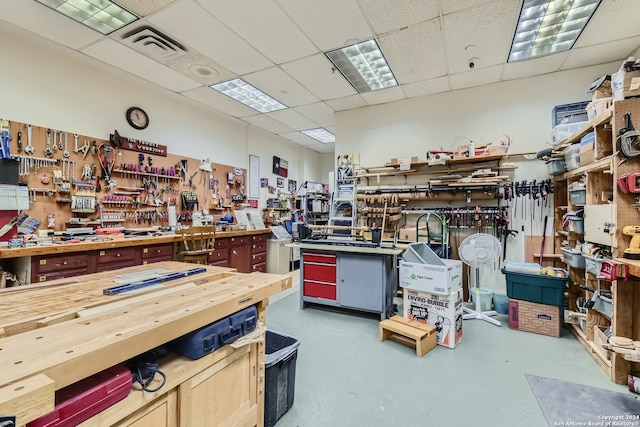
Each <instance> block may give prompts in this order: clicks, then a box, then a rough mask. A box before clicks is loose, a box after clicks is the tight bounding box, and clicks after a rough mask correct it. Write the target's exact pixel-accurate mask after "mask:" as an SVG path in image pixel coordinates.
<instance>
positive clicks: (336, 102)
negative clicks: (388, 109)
mask: <svg viewBox="0 0 640 427" xmlns="http://www.w3.org/2000/svg"><path fill="white" fill-rule="evenodd" d="M325 102H326V103H327V105H328V106H329V107H331V108H333V110H334V111H345V110H352V109H354V108H360V107H366V106H367V103H366V102H365V100H364V99H362V96H360V95H351V96H345V97H342V98H336V99H330V100H328V101H325Z"/></svg>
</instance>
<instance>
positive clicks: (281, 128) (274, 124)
mask: <svg viewBox="0 0 640 427" xmlns="http://www.w3.org/2000/svg"><path fill="white" fill-rule="evenodd" d="M242 120H244V121H246V122H248V123H251V124H252V125H255V126H258V127H259V128H262V129H265V130H267V131H269V132H271V133H275V134H279V133H285V132H293V129H291V128H290V127H288V126H285V125H283V124H282V123H280V122H279V121H276V120H273V119H272V118H271V117H267V116H265V115H264V114H256V115H254V116H247V117H243V118H242Z"/></svg>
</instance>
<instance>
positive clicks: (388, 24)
mask: <svg viewBox="0 0 640 427" xmlns="http://www.w3.org/2000/svg"><path fill="white" fill-rule="evenodd" d="M360 3H361V4H362V7H363V9H364V13H365V15H366V16H367V18H368V19H369V22H371V25H372V26H373V29H374V30H375V32H376V34H382V33H386V32H389V31H394V30H398V29H400V28H403V27H407V26H411V25H413V24H416V23H418V22H422V21H427V20H429V19H433V18H436V17H437V16H438V2H437V0H423V1H415V0H396V1H394V2H393V5H392V6H391V7H390V4H389V0H361V1H360Z"/></svg>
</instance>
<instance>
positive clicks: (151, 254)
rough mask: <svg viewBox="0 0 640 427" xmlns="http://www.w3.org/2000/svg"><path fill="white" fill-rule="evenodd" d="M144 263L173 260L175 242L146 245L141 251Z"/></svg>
mask: <svg viewBox="0 0 640 427" xmlns="http://www.w3.org/2000/svg"><path fill="white" fill-rule="evenodd" d="M141 256H142V263H143V264H147V263H148V262H159V261H172V260H173V244H171V243H167V244H163V245H153V246H145V247H143V248H142V252H141Z"/></svg>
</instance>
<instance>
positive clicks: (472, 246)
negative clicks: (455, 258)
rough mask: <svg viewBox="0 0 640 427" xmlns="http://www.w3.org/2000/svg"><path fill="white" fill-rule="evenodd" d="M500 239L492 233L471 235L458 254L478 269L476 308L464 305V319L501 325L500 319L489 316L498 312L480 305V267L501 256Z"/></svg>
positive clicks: (463, 242) (469, 264) (466, 262)
mask: <svg viewBox="0 0 640 427" xmlns="http://www.w3.org/2000/svg"><path fill="white" fill-rule="evenodd" d="M500 253H501V251H500V241H499V240H498V239H496V238H495V237H493V236H492V235H490V234H485V233H478V234H474V235H471V236H469V237H467V238H466V239H464V240H463V241H462V244H460V248H458V254H459V255H460V259H461V260H462V262H464V263H465V264H467V265H468V266H469V267H474V268H475V269H476V287H475V292H476V295H475V296H476V298H475V300H476V304H475V310H472V309H470V308H467V307H464V308H463V309H464V311H465V313H467V314H465V315H464V316H463V317H462V318H463V319H465V320H466V319H482V320H486V321H487V322H489V323H493V324H494V325H498V326H500V321H498V320H496V319H492V318H491V317H489V316H495V315H496V314H498V313H497V312H495V311H494V310H491V311H482V310H481V305H480V267H482V266H485V265H487V264H491V263H492V262H494V261H496V260H497V259H498V258H500Z"/></svg>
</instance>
